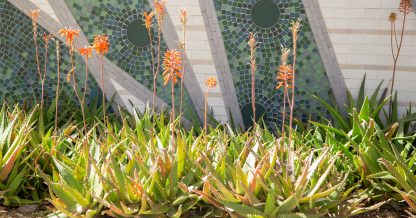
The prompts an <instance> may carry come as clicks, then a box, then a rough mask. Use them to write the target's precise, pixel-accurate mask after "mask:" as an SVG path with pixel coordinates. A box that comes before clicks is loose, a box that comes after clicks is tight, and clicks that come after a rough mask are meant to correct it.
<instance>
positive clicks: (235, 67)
mask: <svg viewBox="0 0 416 218" xmlns="http://www.w3.org/2000/svg"><path fill="white" fill-rule="evenodd" d="M262 1H265V0H262ZM266 1H272V2H274V3H275V4H276V5H277V6H278V8H279V13H278V14H279V21H278V22H277V23H276V24H275V25H274V26H272V27H270V28H263V27H260V26H258V25H256V23H255V22H254V21H253V18H252V8H253V6H254V5H255V4H256V2H258V1H257V0H214V3H215V8H216V11H217V15H218V20H219V23H220V28H221V31H222V36H223V39H224V45H225V49H226V51H227V57H228V62H229V64H230V69H231V73H232V78H233V81H234V85H235V88H236V92H237V98H238V101H239V102H240V108H245V106H246V105H249V104H251V96H250V95H251V71H250V66H249V57H250V50H249V47H248V45H247V39H248V35H249V33H250V32H254V33H256V35H257V41H258V42H259V48H258V50H257V52H258V53H257V56H256V58H257V62H258V70H257V72H256V100H257V104H259V105H262V106H263V107H264V108H265V110H266V113H267V120H266V122H267V123H268V125H269V126H270V127H271V128H274V127H275V125H276V123H279V121H280V119H281V111H282V108H283V102H282V101H283V99H282V98H283V93H282V92H281V91H277V90H276V89H275V87H276V81H275V77H276V69H277V67H278V65H279V62H280V61H279V60H280V53H281V46H280V45H283V46H285V47H292V38H291V33H290V31H289V27H290V22H291V21H292V20H294V19H297V18H302V19H303V21H302V28H301V30H300V35H299V43H298V63H297V78H296V87H297V88H296V107H297V108H296V110H295V111H296V112H295V113H296V117H298V118H300V119H302V120H303V121H306V120H308V119H309V118H312V119H320V118H321V117H322V116H325V117H326V116H328V112H327V111H326V110H325V109H324V108H323V107H321V105H320V104H319V103H318V102H316V101H315V100H313V99H312V97H311V96H310V95H309V93H313V94H316V95H318V96H320V97H321V98H323V99H324V100H326V101H330V99H331V93H332V92H331V87H330V84H329V81H328V79H327V77H326V73H325V69H324V65H323V63H322V60H321V57H320V54H319V51H318V48H317V45H316V43H315V40H314V37H313V34H312V30H311V28H310V26H309V23H308V19H307V17H306V15H305V10H304V8H303V4H302V2H301V0H266ZM253 16H255V15H253Z"/></svg>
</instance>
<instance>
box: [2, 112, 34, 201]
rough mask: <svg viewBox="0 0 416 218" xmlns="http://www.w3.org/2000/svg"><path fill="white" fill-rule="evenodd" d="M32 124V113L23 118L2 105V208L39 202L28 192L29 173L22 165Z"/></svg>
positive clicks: (18, 113)
mask: <svg viewBox="0 0 416 218" xmlns="http://www.w3.org/2000/svg"><path fill="white" fill-rule="evenodd" d="M36 110H37V109H35V111H36ZM32 123H33V113H31V114H28V115H24V114H23V112H22V111H21V110H19V108H17V107H15V108H14V109H13V110H12V111H11V112H9V110H8V108H7V106H6V105H3V107H2V109H1V111H0V164H1V170H0V199H1V201H2V202H1V203H2V204H3V205H6V206H9V205H22V204H27V203H33V202H35V201H36V200H39V199H37V197H36V195H35V196H33V195H31V194H30V193H31V192H30V190H29V189H28V188H29V187H28V181H29V176H31V174H32V172H31V170H30V169H29V167H28V166H26V162H27V161H28V157H30V156H31V154H30V151H28V150H26V148H27V145H28V143H29V136H30V131H31V130H32ZM23 154H24V155H23ZM25 155H27V156H25Z"/></svg>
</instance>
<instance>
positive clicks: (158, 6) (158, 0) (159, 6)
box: [155, 0, 166, 16]
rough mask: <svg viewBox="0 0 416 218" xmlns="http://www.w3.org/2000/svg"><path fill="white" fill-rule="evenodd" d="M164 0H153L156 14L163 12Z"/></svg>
mask: <svg viewBox="0 0 416 218" xmlns="http://www.w3.org/2000/svg"><path fill="white" fill-rule="evenodd" d="M165 6H166V1H165V0H155V11H156V14H157V15H158V16H160V15H164V14H165Z"/></svg>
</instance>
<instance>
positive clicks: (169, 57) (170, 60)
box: [163, 49, 182, 85]
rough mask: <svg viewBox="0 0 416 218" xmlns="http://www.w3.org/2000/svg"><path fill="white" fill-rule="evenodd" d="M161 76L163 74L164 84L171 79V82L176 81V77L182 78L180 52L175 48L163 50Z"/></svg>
mask: <svg viewBox="0 0 416 218" xmlns="http://www.w3.org/2000/svg"><path fill="white" fill-rule="evenodd" d="M163 67H164V69H165V70H164V71H163V76H164V81H165V83H164V85H167V84H168V83H169V81H172V82H173V84H176V83H177V82H178V77H179V78H182V73H181V72H180V71H181V69H182V59H181V53H180V52H179V51H177V50H175V49H172V50H167V51H166V52H165V57H164V58H163Z"/></svg>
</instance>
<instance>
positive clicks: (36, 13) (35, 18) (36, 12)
mask: <svg viewBox="0 0 416 218" xmlns="http://www.w3.org/2000/svg"><path fill="white" fill-rule="evenodd" d="M39 13H40V10H39V9H33V10H31V11H30V18H31V19H32V21H33V22H34V23H37V22H38V17H39Z"/></svg>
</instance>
